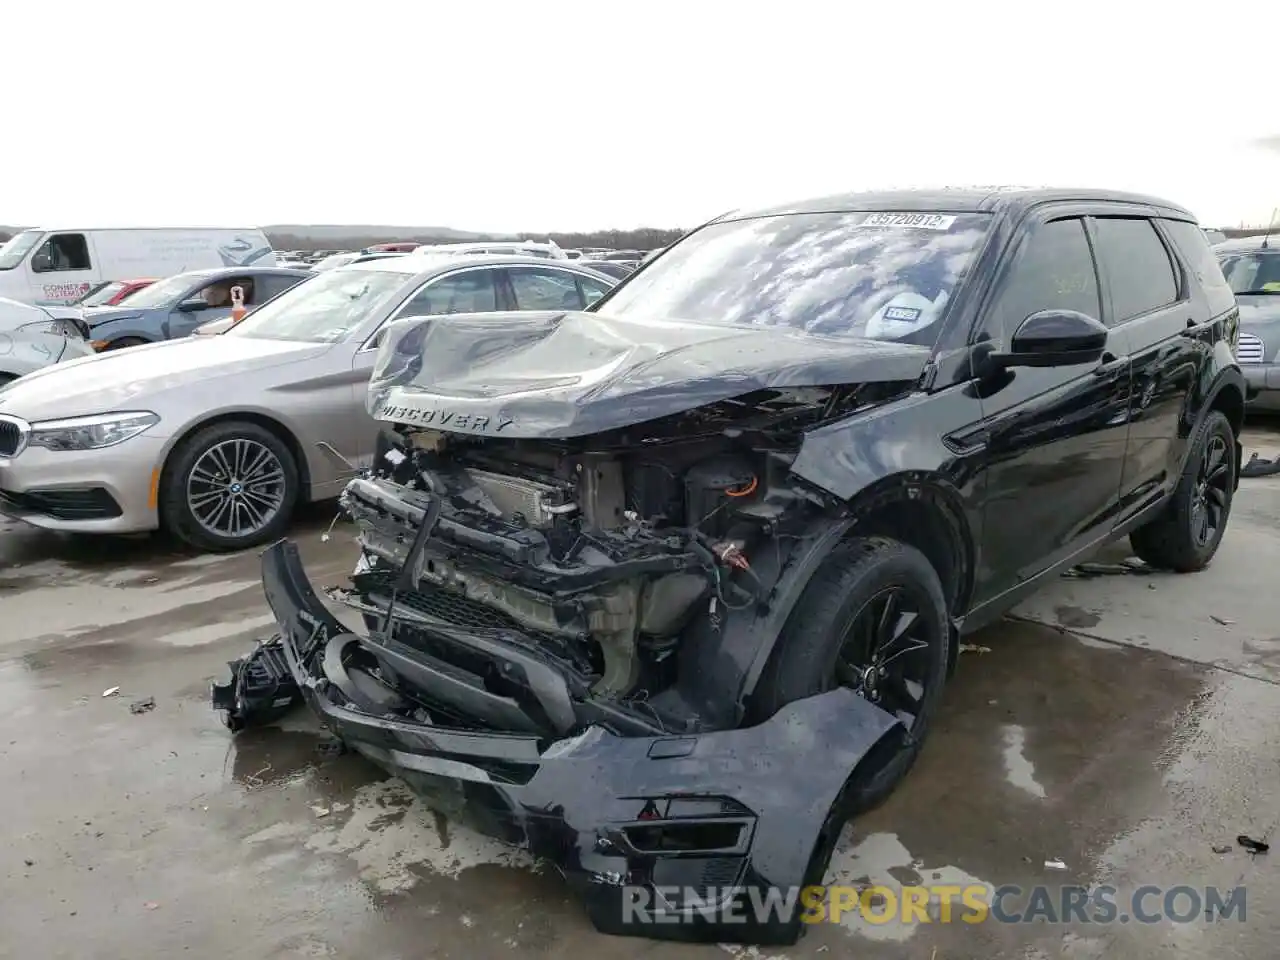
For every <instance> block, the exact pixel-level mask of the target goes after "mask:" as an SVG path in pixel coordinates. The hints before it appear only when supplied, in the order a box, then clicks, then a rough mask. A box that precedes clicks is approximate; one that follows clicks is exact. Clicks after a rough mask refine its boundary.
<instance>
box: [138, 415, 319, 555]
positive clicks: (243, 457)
mask: <svg viewBox="0 0 1280 960" xmlns="http://www.w3.org/2000/svg"><path fill="white" fill-rule="evenodd" d="M299 488H300V478H299V474H298V465H297V461H296V460H295V459H294V456H293V453H292V451H291V450H290V449H289V445H288V444H287V443H285V442H284V441H283V440H281V439H280V438H279V437H278V436H276V435H275V434H274V433H272V432H271V431H270V430H268V429H266V428H265V427H262V426H259V425H258V424H256V423H249V422H247V421H227V422H224V423H215V424H213V425H212V426H209V427H205V428H204V429H203V430H200V431H199V432H197V433H195V434H193V435H192V436H190V437H188V438H187V439H186V440H184V441H182V443H181V444H179V445H178V447H177V449H175V450H174V452H173V454H172V455H171V456H170V458H169V462H168V463H167V464H166V465H165V469H164V473H163V475H162V477H161V481H160V522H161V526H162V527H164V528H165V529H166V530H168V531H169V532H170V533H172V534H173V535H174V536H176V537H177V538H178V539H179V540H181V541H182V542H183V543H186V544H188V545H190V546H193V547H196V548H197V549H200V550H208V551H212V552H215V553H229V552H231V551H235V550H245V549H248V548H249V547H256V546H259V545H261V544H264V543H271V542H273V541H275V540H278V539H280V537H281V536H283V535H284V532H285V529H286V528H287V527H288V525H289V521H290V519H291V518H292V516H293V510H294V507H295V506H296V505H297V503H298V497H299Z"/></svg>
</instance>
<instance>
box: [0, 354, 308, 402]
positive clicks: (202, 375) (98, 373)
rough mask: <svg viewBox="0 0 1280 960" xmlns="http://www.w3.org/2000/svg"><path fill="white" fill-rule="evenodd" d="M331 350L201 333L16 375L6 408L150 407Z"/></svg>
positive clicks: (0, 396) (0, 397)
mask: <svg viewBox="0 0 1280 960" xmlns="http://www.w3.org/2000/svg"><path fill="white" fill-rule="evenodd" d="M328 349H330V344H325V343H319V344H317V343H292V342H288V341H283V340H258V339H253V338H251V337H200V338H199V339H196V340H192V339H183V340H169V341H166V342H164V343H151V344H145V345H143V346H138V347H129V348H127V349H124V350H111V351H108V352H106V353H98V354H94V355H93V356H90V357H81V358H78V359H75V360H67V361H64V362H62V363H59V364H56V365H54V366H49V367H45V368H44V369H42V370H37V371H36V372H35V373H30V374H27V376H25V377H22V378H21V379H19V380H15V381H14V382H13V383H12V384H10V385H9V386H8V388H7V389H5V390H4V391H3V392H0V413H7V414H11V415H13V416H16V417H22V418H23V419H25V420H51V419H57V418H61V417H79V416H86V415H88V414H94V413H107V412H111V411H115V410H137V409H140V408H141V409H145V408H146V405H147V403H149V402H150V401H151V399H152V398H153V397H155V396H156V395H157V394H160V393H163V392H165V391H169V390H175V389H184V388H189V387H190V386H192V385H193V384H197V383H202V382H204V381H208V380H211V379H214V378H219V377H225V378H226V379H227V383H228V387H227V389H229V390H234V382H235V378H236V376H238V375H240V374H245V373H249V372H251V371H255V370H262V369H265V368H268V367H274V366H280V365H282V364H286V363H296V362H298V361H300V360H307V359H310V358H311V357H314V356H318V355H319V354H321V353H323V352H325V351H326V350H328Z"/></svg>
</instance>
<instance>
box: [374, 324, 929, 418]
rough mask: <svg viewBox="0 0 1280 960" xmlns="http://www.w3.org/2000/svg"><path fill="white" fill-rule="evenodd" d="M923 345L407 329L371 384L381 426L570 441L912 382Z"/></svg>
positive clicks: (393, 338)
mask: <svg viewBox="0 0 1280 960" xmlns="http://www.w3.org/2000/svg"><path fill="white" fill-rule="evenodd" d="M929 352H930V351H929V350H928V349H927V348H925V347H919V346H912V345H907V344H898V343H889V342H884V341H877V340H863V339H854V338H838V337H819V336H814V335H811V334H805V333H801V332H799V331H794V330H791V329H787V328H779V327H767V326H751V325H746V324H739V325H729V324H707V323H696V322H692V321H684V320H632V319H627V320H623V319H619V318H617V317H610V316H608V315H606V314H598V313H585V312H575V313H559V312H556V313H505V314H467V315H455V316H448V317H430V318H414V319H410V320H403V321H398V322H397V323H394V324H392V325H391V326H390V327H389V328H388V331H387V337H386V339H385V341H384V342H383V345H382V348H381V350H380V352H379V354H378V362H377V366H376V368H375V370H374V374H373V379H372V381H371V383H370V387H369V398H368V404H369V412H370V413H371V414H372V415H373V416H374V417H376V418H377V419H379V420H385V421H390V422H398V423H407V424H412V425H418V426H429V427H432V428H436V429H441V430H451V431H454V432H460V433H472V434H478V435H500V436H509V437H574V436H585V435H587V434H592V433H598V432H600V431H604V430H612V429H616V428H618V427H624V426H628V425H630V424H635V423H643V422H645V421H647V420H653V419H655V418H658V417H663V416H669V415H672V414H677V413H682V412H684V411H686V410H692V409H694V408H695V407H700V406H703V405H705V404H708V403H714V402H716V401H719V400H726V399H729V398H731V397H736V396H741V395H743V394H747V393H751V392H752V391H755V390H761V389H769V388H780V387H802V386H823V385H828V384H855V383H869V382H887V381H911V380H914V379H916V378H917V377H919V375H920V373H921V371H922V370H923V369H924V365H925V362H926V361H927V360H928V357H929Z"/></svg>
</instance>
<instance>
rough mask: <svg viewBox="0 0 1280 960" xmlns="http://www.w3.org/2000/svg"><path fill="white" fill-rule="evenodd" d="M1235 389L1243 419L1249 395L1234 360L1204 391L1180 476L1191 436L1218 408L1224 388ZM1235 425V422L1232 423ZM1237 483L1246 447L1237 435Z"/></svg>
mask: <svg viewBox="0 0 1280 960" xmlns="http://www.w3.org/2000/svg"><path fill="white" fill-rule="evenodd" d="M1231 389H1234V390H1235V391H1236V393H1237V394H1238V396H1239V398H1240V399H1239V404H1240V409H1241V419H1242V421H1243V410H1244V403H1245V399H1244V398H1245V397H1246V396H1247V395H1248V393H1247V389H1246V384H1245V379H1244V374H1243V373H1242V372H1241V370H1240V367H1239V366H1237V365H1236V363H1235V361H1234V360H1232V361H1231V362H1230V363H1229V364H1225V365H1223V366H1221V367H1219V369H1218V372H1217V374H1216V375H1215V376H1214V378H1213V380H1212V381H1211V382H1210V384H1209V388H1208V389H1207V390H1206V391H1205V393H1204V400H1203V401H1202V402H1201V403H1200V404H1199V409H1198V410H1197V411H1196V415H1195V418H1194V420H1192V421H1191V422H1190V425H1189V429H1188V432H1187V439H1188V442H1187V443H1186V445H1185V447H1184V449H1183V451H1182V455H1181V457H1179V464H1178V474H1177V475H1178V476H1181V475H1182V471H1183V470H1184V469H1186V465H1187V458H1188V457H1190V456H1191V443H1190V438H1191V437H1194V436H1195V435H1196V431H1198V430H1199V429H1200V426H1201V424H1203V423H1204V421H1205V419H1206V418H1207V417H1208V416H1209V412H1210V411H1211V410H1215V409H1217V408H1218V407H1217V404H1218V398H1219V397H1220V396H1221V395H1222V392H1223V391H1224V390H1231ZM1232 426H1233V427H1234V426H1235V424H1232ZM1235 456H1236V485H1237V486H1238V485H1239V483H1240V466H1241V463H1242V461H1243V458H1244V448H1243V447H1242V446H1241V444H1240V437H1239V436H1238V435H1237V437H1236V449H1235Z"/></svg>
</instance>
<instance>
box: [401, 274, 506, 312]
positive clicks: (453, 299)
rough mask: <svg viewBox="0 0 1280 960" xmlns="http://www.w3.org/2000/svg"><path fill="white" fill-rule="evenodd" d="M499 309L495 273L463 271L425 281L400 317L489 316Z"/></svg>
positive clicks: (402, 310) (403, 309)
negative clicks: (455, 314) (466, 314)
mask: <svg viewBox="0 0 1280 960" xmlns="http://www.w3.org/2000/svg"><path fill="white" fill-rule="evenodd" d="M497 309H498V285H497V278H496V276H495V275H494V271H493V270H491V269H484V270H463V271H460V272H458V273H450V274H447V275H446V276H443V277H437V278H436V279H434V280H430V281H428V282H427V284H426V286H424V287H423V288H422V289H421V290H419V291H418V292H417V293H416V294H414V295H413V298H412V299H410V301H409V302H408V303H406V304H405V305H404V307H403V308H402V309H401V310H400V312H399V314H398V316H401V317H432V316H442V315H446V314H450V313H490V312H492V311H494V310H497Z"/></svg>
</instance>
